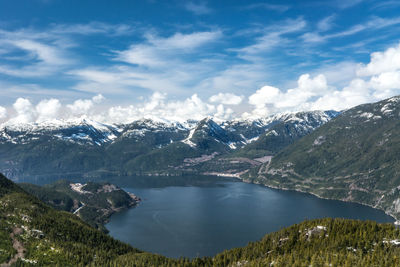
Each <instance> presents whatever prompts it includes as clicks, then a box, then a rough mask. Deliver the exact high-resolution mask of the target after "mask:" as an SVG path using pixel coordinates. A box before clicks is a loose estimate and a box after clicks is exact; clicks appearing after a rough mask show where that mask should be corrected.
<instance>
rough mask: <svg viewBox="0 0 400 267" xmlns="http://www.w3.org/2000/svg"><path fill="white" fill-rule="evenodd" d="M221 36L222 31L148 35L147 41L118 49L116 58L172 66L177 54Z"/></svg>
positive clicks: (191, 50) (134, 62)
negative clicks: (163, 36)
mask: <svg viewBox="0 0 400 267" xmlns="http://www.w3.org/2000/svg"><path fill="white" fill-rule="evenodd" d="M221 36H222V32H221V31H208V32H194V33H190V34H182V33H175V34H174V35H172V36H170V37H167V38H162V37H158V36H154V35H147V36H146V41H147V43H140V44H134V45H131V46H130V47H129V49H128V50H124V51H118V52H117V57H116V60H120V61H123V62H127V63H130V64H135V65H142V66H150V67H156V66H171V65H172V64H171V63H172V62H173V61H176V56H177V55H179V56H180V57H181V56H182V53H185V54H186V53H191V52H193V51H194V50H195V49H196V48H199V47H201V46H203V45H205V44H208V43H211V42H215V41H216V40H218V39H219V38H221ZM171 60H172V62H171Z"/></svg>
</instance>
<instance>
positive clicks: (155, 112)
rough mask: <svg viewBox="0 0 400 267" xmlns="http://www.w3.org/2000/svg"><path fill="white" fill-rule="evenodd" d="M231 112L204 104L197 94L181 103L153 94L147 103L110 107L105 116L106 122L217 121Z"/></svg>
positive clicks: (221, 107) (229, 115)
mask: <svg viewBox="0 0 400 267" xmlns="http://www.w3.org/2000/svg"><path fill="white" fill-rule="evenodd" d="M232 114H233V110H232V109H229V108H225V107H224V105H223V104H219V105H218V106H215V105H212V104H209V103H207V102H204V101H203V100H201V99H200V98H199V96H198V95H197V94H194V95H192V96H191V97H189V98H187V99H185V100H182V101H166V96H165V95H164V94H161V93H159V92H156V93H154V94H153V95H152V96H151V97H150V99H149V100H148V101H144V102H143V103H141V104H138V105H135V106H134V105H130V106H127V107H122V106H116V107H111V108H110V109H109V110H108V113H107V114H106V115H105V120H106V121H108V122H120V123H123V122H125V123H126V122H131V121H134V120H138V119H141V118H148V119H154V120H167V121H179V122H185V121H186V120H188V119H192V120H201V119H203V118H205V117H207V116H213V117H214V118H216V119H217V120H218V119H219V120H223V119H228V118H231V117H232Z"/></svg>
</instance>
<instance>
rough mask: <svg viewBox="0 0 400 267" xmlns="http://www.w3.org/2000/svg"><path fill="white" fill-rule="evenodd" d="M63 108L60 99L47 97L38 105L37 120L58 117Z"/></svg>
mask: <svg viewBox="0 0 400 267" xmlns="http://www.w3.org/2000/svg"><path fill="white" fill-rule="evenodd" d="M60 109H61V103H60V101H59V100H58V99H54V98H52V99H45V100H42V101H40V102H39V104H37V105H36V113H37V116H38V117H37V119H36V121H37V122H41V121H47V120H52V119H57V117H58V115H59V114H58V113H59V111H60Z"/></svg>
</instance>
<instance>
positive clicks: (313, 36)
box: [302, 17, 400, 43]
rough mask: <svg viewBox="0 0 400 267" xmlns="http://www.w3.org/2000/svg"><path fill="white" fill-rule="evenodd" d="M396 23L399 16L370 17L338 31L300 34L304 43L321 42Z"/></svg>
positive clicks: (399, 20) (399, 21)
mask: <svg viewBox="0 0 400 267" xmlns="http://www.w3.org/2000/svg"><path fill="white" fill-rule="evenodd" d="M398 24H400V17H393V18H381V17H372V18H370V19H369V20H368V21H367V22H365V23H362V24H356V25H353V26H351V27H350V28H348V29H346V30H342V31H338V32H333V33H329V34H325V35H322V34H320V32H319V31H315V32H307V33H305V34H303V35H302V39H303V41H304V42H306V43H321V42H325V41H328V40H330V39H335V38H341V37H346V36H351V35H354V34H357V33H360V32H363V31H374V30H379V29H382V28H387V27H390V26H394V25H398Z"/></svg>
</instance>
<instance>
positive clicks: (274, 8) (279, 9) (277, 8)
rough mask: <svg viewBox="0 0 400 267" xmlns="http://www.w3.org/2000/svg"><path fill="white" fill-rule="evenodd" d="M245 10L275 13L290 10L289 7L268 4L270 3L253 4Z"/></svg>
mask: <svg viewBox="0 0 400 267" xmlns="http://www.w3.org/2000/svg"><path fill="white" fill-rule="evenodd" d="M245 8H246V9H266V10H271V11H277V12H285V11H287V10H289V9H290V6H289V5H280V4H270V3H254V4H250V5H248V6H246V7H245Z"/></svg>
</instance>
